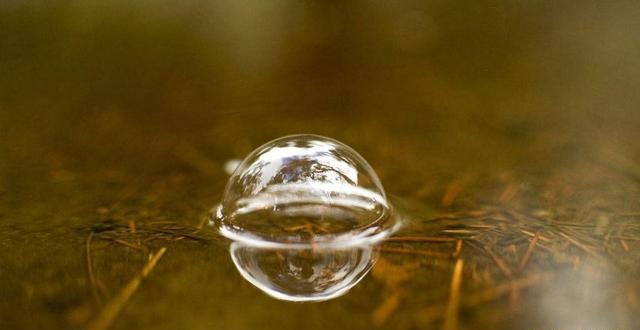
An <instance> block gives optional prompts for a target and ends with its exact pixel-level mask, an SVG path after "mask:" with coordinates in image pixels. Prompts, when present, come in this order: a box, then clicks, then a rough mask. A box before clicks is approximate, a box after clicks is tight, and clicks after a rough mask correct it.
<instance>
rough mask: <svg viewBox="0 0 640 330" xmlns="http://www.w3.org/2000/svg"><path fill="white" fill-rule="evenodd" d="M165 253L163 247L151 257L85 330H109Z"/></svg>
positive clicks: (165, 249)
mask: <svg viewBox="0 0 640 330" xmlns="http://www.w3.org/2000/svg"><path fill="white" fill-rule="evenodd" d="M166 251H167V248H164V247H163V248H161V249H160V250H158V252H156V253H155V254H154V255H152V256H151V258H150V259H149V261H148V262H147V264H146V265H145V266H144V267H143V268H142V271H141V272H140V274H138V275H137V276H136V277H134V278H133V279H132V280H131V281H130V282H129V283H128V284H127V285H126V286H125V287H124V288H122V290H120V292H118V294H117V295H116V296H115V297H113V299H111V300H110V301H109V302H108V303H107V305H106V306H105V307H104V308H103V309H102V311H101V312H100V314H99V315H98V316H97V317H96V319H95V320H93V322H91V323H90V324H89V326H87V329H91V330H102V329H107V328H109V326H111V324H112V323H113V321H114V320H115V318H116V316H118V314H119V313H120V311H121V310H122V308H123V307H124V305H125V304H126V303H127V301H129V298H131V296H132V295H133V294H134V293H135V292H136V290H137V289H138V287H139V286H140V283H142V280H144V279H145V278H146V277H147V276H149V273H151V271H152V270H153V268H154V267H155V266H156V264H157V263H158V260H160V258H161V257H162V256H163V255H164V253H165V252H166Z"/></svg>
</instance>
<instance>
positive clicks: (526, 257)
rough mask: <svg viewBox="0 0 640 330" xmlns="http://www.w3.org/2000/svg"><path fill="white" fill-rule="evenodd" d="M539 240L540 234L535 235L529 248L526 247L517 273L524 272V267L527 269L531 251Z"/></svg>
mask: <svg viewBox="0 0 640 330" xmlns="http://www.w3.org/2000/svg"><path fill="white" fill-rule="evenodd" d="M539 238H540V232H537V233H536V236H534V237H533V239H532V240H531V243H529V246H527V250H526V251H525V252H524V255H523V256H522V260H520V264H519V265H518V270H517V272H518V273H522V271H523V270H524V268H525V267H527V264H528V263H529V258H531V253H533V249H534V248H535V247H536V243H537V242H538V239H539Z"/></svg>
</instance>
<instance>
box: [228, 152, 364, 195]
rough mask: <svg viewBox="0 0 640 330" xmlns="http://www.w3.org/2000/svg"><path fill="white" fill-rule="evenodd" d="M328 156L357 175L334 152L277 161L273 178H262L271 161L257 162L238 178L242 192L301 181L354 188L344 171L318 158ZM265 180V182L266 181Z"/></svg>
mask: <svg viewBox="0 0 640 330" xmlns="http://www.w3.org/2000/svg"><path fill="white" fill-rule="evenodd" d="M327 157H330V158H335V159H336V160H337V162H339V163H341V164H347V165H348V166H350V167H351V168H353V169H354V170H355V171H356V173H357V166H356V165H355V164H354V163H353V161H351V160H350V159H348V158H346V157H344V156H342V155H340V154H339V153H337V152H333V151H332V152H318V153H315V154H313V155H305V156H301V157H295V156H292V157H289V158H283V159H281V160H278V161H279V162H282V164H281V165H280V167H279V168H278V169H277V172H276V173H275V175H270V176H269V175H265V174H266V173H265V170H266V168H267V167H268V165H270V164H273V162H272V161H271V162H270V161H263V160H258V161H256V162H254V163H253V164H252V165H251V167H250V168H249V169H247V171H246V172H245V173H244V174H243V175H242V176H241V177H240V178H239V179H240V181H239V183H240V185H241V187H242V190H243V191H245V192H253V193H257V192H259V191H261V190H262V189H263V188H264V187H266V186H269V185H272V184H277V183H304V182H329V183H342V184H351V185H356V184H357V182H354V180H352V179H351V178H349V177H348V176H347V175H346V174H345V173H343V169H340V168H338V167H335V166H331V164H327V163H328V162H321V161H319V160H318V159H322V158H324V159H326V158H327ZM265 178H268V181H266V182H265Z"/></svg>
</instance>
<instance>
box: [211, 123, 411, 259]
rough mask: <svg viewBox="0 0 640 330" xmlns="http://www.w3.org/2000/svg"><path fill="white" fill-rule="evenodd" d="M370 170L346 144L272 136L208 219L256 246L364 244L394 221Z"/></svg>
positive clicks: (387, 230)
mask: <svg viewBox="0 0 640 330" xmlns="http://www.w3.org/2000/svg"><path fill="white" fill-rule="evenodd" d="M391 213H392V207H391V205H390V204H389V203H388V202H387V198H386V194H385V192H384V189H383V187H382V184H381V183H380V180H379V179H378V177H377V175H376V173H375V172H374V171H373V169H372V168H371V166H370V165H369V164H368V163H367V161H366V160H364V158H362V156H360V155H359V154H358V153H357V152H356V151H355V150H353V149H352V148H350V147H349V146H347V145H345V144H343V143H341V142H338V141H336V140H333V139H330V138H326V137H322V136H317V135H292V136H286V137H283V138H279V139H276V140H273V141H271V142H269V143H266V144H265V145H263V146H261V147H259V148H258V149H256V150H255V151H253V152H252V153H251V154H249V156H247V157H246V158H245V159H244V160H243V161H242V163H240V165H238V167H237V168H236V170H235V172H234V173H233V174H232V175H231V177H230V178H229V182H228V183H227V186H226V188H225V191H224V196H223V199H222V203H221V204H220V205H219V207H218V208H217V210H216V212H215V215H214V217H213V223H214V225H215V226H216V227H217V229H218V230H219V231H220V233H221V234H222V235H223V236H226V237H228V238H230V239H232V240H234V241H239V242H243V243H245V244H249V245H252V246H259V247H272V248H273V247H278V248H283V247H284V248H290V249H291V248H308V247H309V244H312V245H313V246H314V247H316V248H318V247H327V246H340V247H345V246H355V245H361V244H370V243H373V242H376V241H380V240H381V239H383V238H385V237H387V236H389V235H390V234H391V233H392V232H393V231H394V230H395V229H397V228H398V226H399V222H398V221H396V219H395V218H394V217H392V214H391Z"/></svg>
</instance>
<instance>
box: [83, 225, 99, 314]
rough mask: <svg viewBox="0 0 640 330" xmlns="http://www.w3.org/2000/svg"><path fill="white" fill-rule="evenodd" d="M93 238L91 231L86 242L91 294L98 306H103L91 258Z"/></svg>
mask: <svg viewBox="0 0 640 330" xmlns="http://www.w3.org/2000/svg"><path fill="white" fill-rule="evenodd" d="M92 240H93V232H90V233H89V236H87V240H86V242H85V256H86V262H87V276H88V277H89V283H90V284H91V295H92V296H93V300H94V302H95V303H96V305H98V306H102V299H101V298H100V295H98V284H97V281H96V277H95V275H94V273H93V260H92V259H91V241H92Z"/></svg>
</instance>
